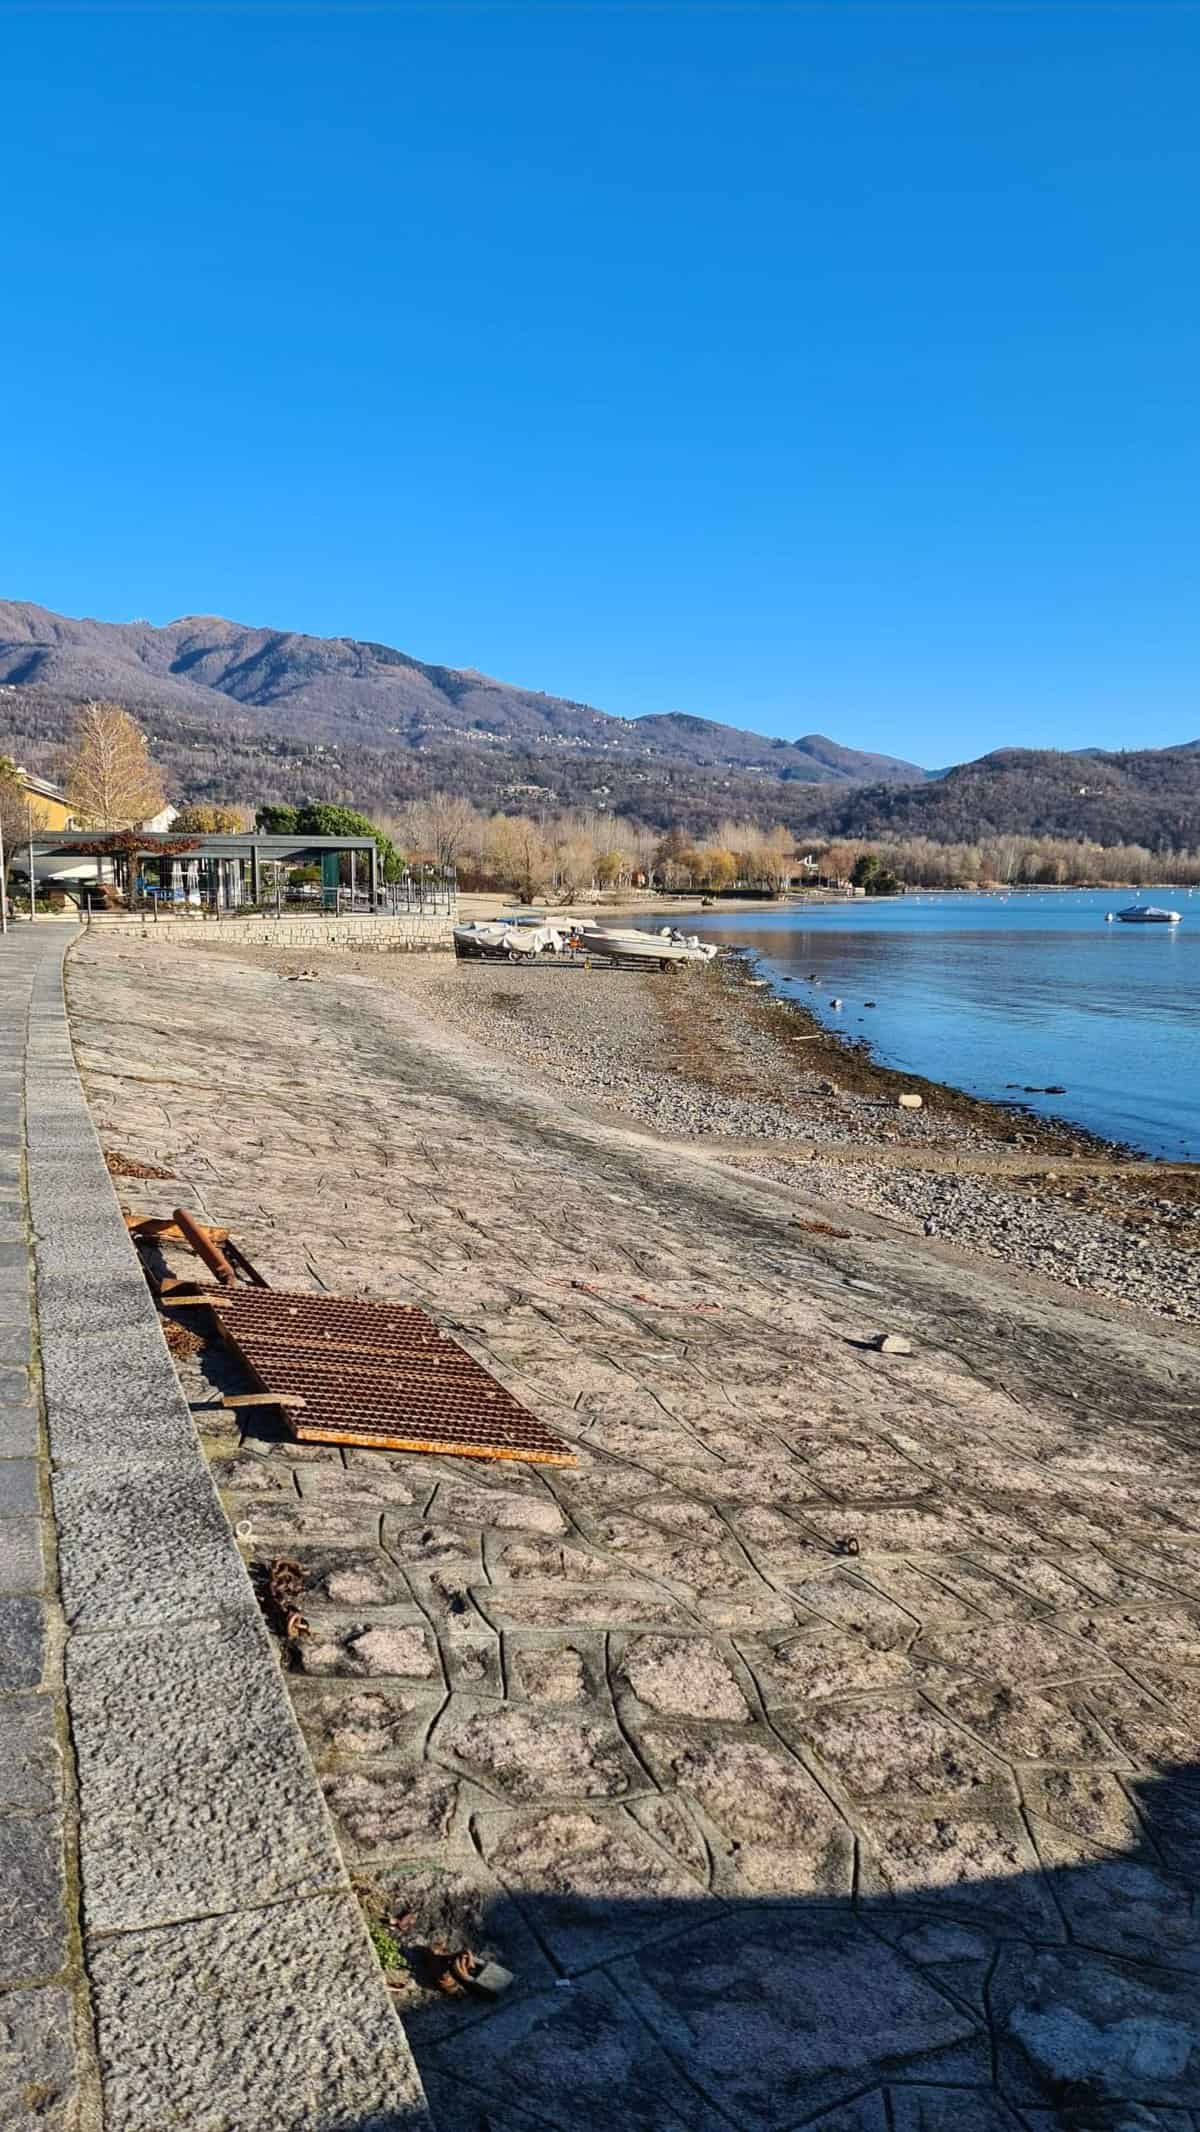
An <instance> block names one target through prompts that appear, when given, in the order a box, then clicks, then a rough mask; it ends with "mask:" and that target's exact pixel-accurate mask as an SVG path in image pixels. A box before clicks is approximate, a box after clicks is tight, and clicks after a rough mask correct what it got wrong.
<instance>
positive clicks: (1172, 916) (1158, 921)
mask: <svg viewBox="0 0 1200 2132" xmlns="http://www.w3.org/2000/svg"><path fill="white" fill-rule="evenodd" d="M1113 915H1114V914H1113V912H1112V911H1109V913H1108V918H1109V921H1110V922H1111V920H1112V917H1113ZM1115 915H1116V916H1117V918H1118V919H1119V920H1120V922H1121V924H1122V925H1179V924H1181V923H1182V920H1183V912H1182V911H1168V910H1162V909H1161V908H1160V907H1159V905H1158V904H1156V903H1131V904H1130V906H1129V909H1128V910H1127V911H1117V912H1116V914H1115Z"/></svg>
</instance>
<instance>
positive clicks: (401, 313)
mask: <svg viewBox="0 0 1200 2132" xmlns="http://www.w3.org/2000/svg"><path fill="white" fill-rule="evenodd" d="M0 42H2V49H0V65H2V69H3V75H4V80H5V124H4V128H3V137H2V138H0V197H2V198H3V199H4V201H5V203H6V208H7V212H6V214H5V218H4V219H5V227H6V241H5V247H4V250H5V261H6V269H7V271H6V274H5V292H6V297H7V301H6V304H5V313H6V317H5V323H4V326H3V330H2V331H0V385H2V388H3V405H4V408H5V413H6V421H5V431H6V439H5V449H4V455H3V478H2V488H0V494H2V496H3V509H2V512H0V595H4V594H7V595H8V596H12V597H17V598H28V599H36V600H40V601H41V602H43V603H44V604H45V605H47V606H50V607H55V608H59V609H61V610H63V611H65V612H68V613H89V614H95V615H99V616H101V617H104V618H106V619H128V618H130V617H132V616H135V615H144V616H147V617H149V618H150V619H151V620H153V621H156V622H162V621H166V620H169V619H170V618H171V617H173V616H175V615H178V614H182V613H188V612H212V613H221V614H227V615H232V616H234V617H236V618H238V619H239V620H245V621H251V622H255V623H268V624H273V625H277V626H280V627H285V628H295V629H303V630H312V631H316V632H318V633H322V634H324V633H340V634H347V635H355V636H365V637H373V638H378V639H383V640H385V641H387V642H389V643H394V644H398V645H400V646H402V647H403V648H404V649H406V650H408V651H411V652H413V653H415V654H417V655H418V656H420V657H423V658H426V659H431V660H436V661H441V662H444V663H446V664H448V665H457V666H477V667H481V668H483V669H484V670H486V671H489V672H492V673H496V674H500V675H502V676H504V677H505V678H507V679H510V680H516V681H522V682H525V683H527V684H529V685H532V686H535V687H542V688H546V689H550V690H553V691H555V692H556V693H561V694H564V695H569V696H574V697H579V698H583V699H585V700H587V701H590V702H593V703H596V704H599V705H601V706H602V707H604V708H606V709H609V710H614V711H620V712H622V713H625V714H627V715H629V714H636V713H637V712H640V711H653V710H671V709H683V710H688V711H692V712H695V713H698V714H700V715H703V716H707V717H714V718H724V719H729V720H731V721H732V722H734V723H737V724H743V725H753V726H755V727H757V728H759V729H761V730H765V731H769V732H772V733H786V734H797V733H802V732H805V731H811V730H814V729H816V730H821V731H825V732H828V733H830V734H832V735H834V736H835V737H836V738H838V739H841V740H844V741H846V742H848V743H850V744H856V745H859V746H869V747H875V748H880V749H884V750H887V751H889V752H892V753H896V754H901V755H906V756H911V757H914V758H916V759H918V760H921V761H923V762H925V763H927V764H930V765H935V764H940V763H943V762H948V761H954V760H960V759H962V758H963V757H964V756H968V755H975V754H979V753H982V752H983V751H984V750H985V749H987V748H990V747H994V746H998V745H1001V744H1004V743H1018V744H1025V745H1062V746H1077V745H1085V744H1088V743H1100V744H1104V745H1122V744H1124V745H1142V746H1145V745H1151V744H1160V743H1161V744H1165V743H1169V742H1171V741H1178V740H1184V739H1190V738H1193V737H1195V736H1197V735H1200V691H1198V689H1197V671H1198V662H1197V654H1198V652H1200V619H1198V616H1200V608H1198V604H1197V599H1196V592H1197V546H1198V543H1197V495H1198V493H1200V487H1198V481H1197V476H1198V474H1200V444H1198V438H1197V378H1198V377H1200V275H1198V273H1197V266H1198V259H1197V252H1198V249H1200V244H1198V237H1197V230H1198V215H1197V209H1198V207H1200V184H1198V168H1200V128H1197V125H1196V111H1197V107H1198V92H1200V11H1198V10H1196V9H1193V8H1192V7H1190V6H1186V5H1161V6H1158V5H1155V4H1153V0H1138V4H1137V5H1134V6H1128V7H1122V6H1116V7H1110V6H1103V5H1096V6H1090V7H1089V6H1058V5H1056V4H1055V0H1041V4H1036V5H1031V6H986V5H984V6H977V5H973V4H971V0H961V4H959V5H957V6H947V7H939V6H927V5H910V6H888V5H870V4H863V5H855V4H853V0H844V4H837V5H829V6H821V5H811V6H810V5H800V6H789V5H787V4H784V0H779V4H775V5H768V6H761V7H754V6H724V7H722V6H716V7H712V6H694V7H693V6H687V5H671V4H665V5H653V6H638V5H630V6H623V5H617V4H611V5H595V6H558V5H554V4H542V5H532V4H530V5H517V6H492V7H486V6H485V7H480V6H469V5H468V6H453V5H449V6H429V7H421V6H417V7H411V6H386V5H377V6H355V5H351V4H346V5H341V6H337V5H331V6H324V7H301V6H295V7H288V6H263V7H258V6H254V5H250V4H244V5H240V6H226V7H222V6H212V5H204V4H194V5H181V6H171V7H167V6H163V7H158V6H154V5H142V6H136V5H133V4H131V5H129V6H125V7H121V6H86V5H84V6H79V5H76V6H67V5H63V6H58V5H56V4H55V0H42V4H40V5H38V6H36V7H33V6H29V7H21V6H12V5H6V4H5V0H0Z"/></svg>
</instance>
